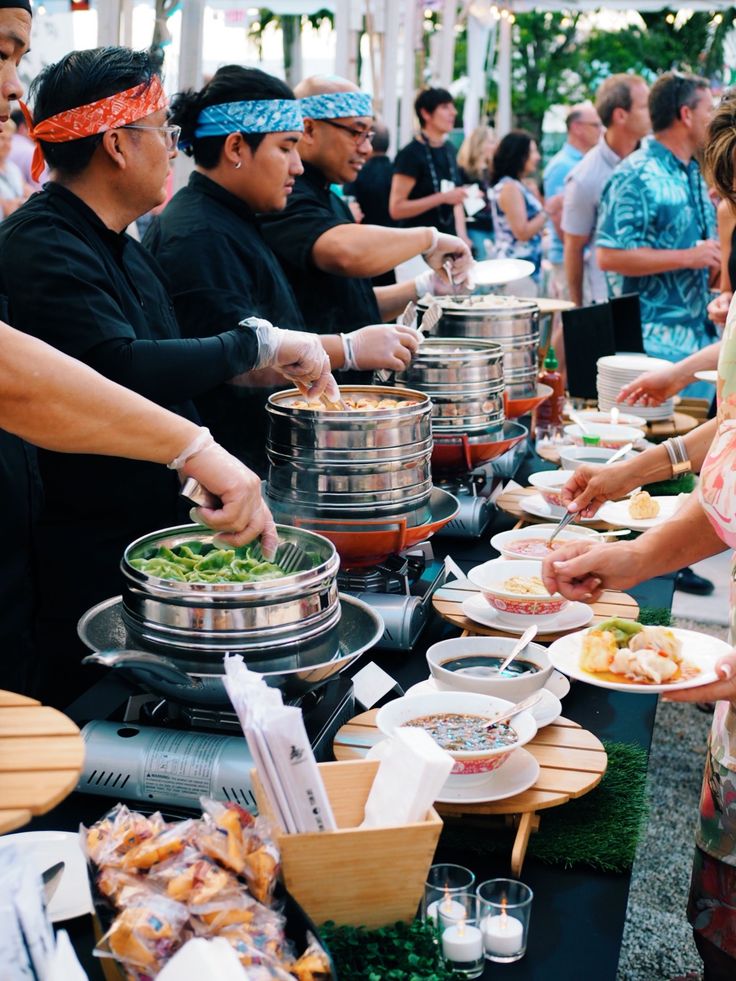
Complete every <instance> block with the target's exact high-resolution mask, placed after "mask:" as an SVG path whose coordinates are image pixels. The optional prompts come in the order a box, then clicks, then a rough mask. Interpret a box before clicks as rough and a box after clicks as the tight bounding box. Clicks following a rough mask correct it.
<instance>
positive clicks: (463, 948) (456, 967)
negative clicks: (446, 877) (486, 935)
mask: <svg viewBox="0 0 736 981" xmlns="http://www.w3.org/2000/svg"><path fill="white" fill-rule="evenodd" d="M452 902H453V903H454V906H455V908H462V910H463V914H464V915H463V916H460V917H459V918H458V919H456V920H455V921H454V922H453V923H449V925H444V924H443V922H442V913H441V912H440V920H439V922H438V924H437V931H438V937H439V943H440V951H441V953H442V957H443V959H444V961H445V963H446V964H447V966H448V968H450V969H451V970H452V971H453V972H454V973H455V974H459V975H460V976H462V977H464V978H479V977H480V976H481V974H482V973H483V969H484V967H485V952H484V948H483V933H482V932H481V929H480V927H479V925H478V899H477V896H476V895H475V894H474V893H472V892H456V893H454V894H453V897H452Z"/></svg>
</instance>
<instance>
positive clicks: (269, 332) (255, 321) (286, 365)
mask: <svg viewBox="0 0 736 981" xmlns="http://www.w3.org/2000/svg"><path fill="white" fill-rule="evenodd" d="M242 326H245V327H249V328H251V329H254V330H255V332H256V336H257V337H258V362H257V364H256V365H255V367H256V368H275V369H276V370H277V371H279V372H280V373H281V374H282V375H283V376H284V378H288V380H289V381H290V382H293V384H295V385H296V386H297V387H298V388H299V389H300V390H301V391H302V392H304V394H305V395H307V396H308V397H309V398H312V399H315V398H319V397H320V395H322V394H323V393H324V394H325V395H327V397H328V398H329V399H331V400H333V401H336V400H337V399H339V397H340V394H339V391H338V388H337V382H336V381H335V379H334V378H333V377H332V374H331V372H330V359H329V357H328V356H327V352H326V351H325V349H324V348H323V347H322V342H321V341H320V339H319V336H318V335H317V334H310V333H308V332H307V331H302V330H281V329H280V328H279V327H274V326H273V324H271V323H269V322H268V321H267V320H261V319H260V318H258V317H250V318H249V319H248V320H244V321H242Z"/></svg>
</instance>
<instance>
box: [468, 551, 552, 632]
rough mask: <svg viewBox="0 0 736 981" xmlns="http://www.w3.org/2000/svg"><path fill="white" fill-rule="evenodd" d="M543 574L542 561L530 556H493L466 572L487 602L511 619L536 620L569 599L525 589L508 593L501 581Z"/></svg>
mask: <svg viewBox="0 0 736 981" xmlns="http://www.w3.org/2000/svg"><path fill="white" fill-rule="evenodd" d="M541 575H542V563H541V562H537V561H534V560H533V559H493V560H492V561H491V562H484V563H483V565H477V566H475V568H473V569H471V570H470V572H469V573H468V579H469V580H470V581H471V582H472V583H473V585H474V586H477V587H478V588H479V589H480V591H481V593H482V594H483V596H484V597H485V599H486V600H487V602H488V603H489V604H490V606H492V607H493V609H494V610H498V611H499V613H503V615H504V616H505V617H513V619H514V622H515V623H518V624H522V623H525V622H528V623H535V622H536V621H538V620H540V619H542V617H551V616H555V615H556V614H558V613H559V612H560V611H561V610H564V609H565V607H566V606H567V604H568V601H567V600H566V599H565V597H564V596H561V595H560V594H559V593H555V594H554V595H553V596H550V595H546V596H532V595H530V594H528V593H511V592H509V591H508V590H507V589H504V585H503V584H504V582H505V581H506V580H507V579H510V578H511V577H512V576H520V577H521V578H523V579H529V578H531V577H532V576H538V577H540V578H541Z"/></svg>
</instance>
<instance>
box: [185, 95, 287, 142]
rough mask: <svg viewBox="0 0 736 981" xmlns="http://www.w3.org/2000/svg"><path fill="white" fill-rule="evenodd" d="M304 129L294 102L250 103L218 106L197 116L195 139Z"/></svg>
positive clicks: (268, 101)
mask: <svg viewBox="0 0 736 981" xmlns="http://www.w3.org/2000/svg"><path fill="white" fill-rule="evenodd" d="M303 129H304V123H303V122H302V112H301V108H300V106H299V100H298V99H252V100H250V101H247V102H221V103H220V104H219V105H216V106H207V108H206V109H203V110H202V112H200V114H199V119H198V120H197V128H196V130H195V131H194V136H195V139H198V140H201V139H202V138H203V137H205V136H227V135H228V133H286V132H291V131H292V130H293V131H297V132H299V133H301V132H302V131H303Z"/></svg>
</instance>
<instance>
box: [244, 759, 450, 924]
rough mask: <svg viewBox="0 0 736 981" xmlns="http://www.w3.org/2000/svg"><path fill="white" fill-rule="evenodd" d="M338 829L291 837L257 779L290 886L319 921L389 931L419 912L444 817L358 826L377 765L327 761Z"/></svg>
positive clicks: (324, 773)
mask: <svg viewBox="0 0 736 981" xmlns="http://www.w3.org/2000/svg"><path fill="white" fill-rule="evenodd" d="M318 765H319V768H320V771H321V772H322V778H323V780H324V783H325V789H326V791H327V796H328V797H329V799H330V803H331V805H332V810H333V812H334V815H335V821H336V823H337V828H338V830H337V831H332V832H321V833H320V832H314V833H309V834H286V833H285V832H284V831H283V830H281V829H280V828H279V826H278V824H277V822H276V820H275V818H274V816H273V813H272V811H271V809H270V807H269V803H268V800H267V798H266V796H265V794H264V792H263V787H262V785H261V782H260V780H259V779H258V774H257V773H255V771H253V774H252V779H253V788H254V791H255V796H256V800H257V802H258V809H259V813H260V814H261V815H262V816H263V817H265V818H267V819H269V820H270V821H271V822H272V824H273V829H274V836H275V838H276V841H277V844H278V846H279V849H280V850H281V863H282V869H283V878H284V883H285V885H286V888H287V889H288V890H289V892H290V893H291V895H292V896H293V897H294V899H296V901H297V902H298V903H299V904H300V905H301V906H302V907H303V908H304V910H305V911H306V913H307V915H308V916H310V917H311V918H312V919H313V920H314V922H315V923H316V924H318V925H319V924H320V923H324V922H325V921H326V920H333V921H334V922H335V923H337V924H340V925H345V924H347V925H352V926H365V927H368V928H370V929H375V928H376V927H382V926H388V925H389V924H391V923H395V922H396V921H397V920H403V921H405V922H410V921H411V920H413V919H414V916H415V915H416V912H417V908H418V906H419V903H420V901H421V898H422V894H423V891H424V883H425V881H426V879H427V873H428V871H429V867H430V866H431V864H432V859H433V858H434V853H435V850H436V848H437V842H438V840H439V836H440V832H441V830H442V820H441V819H440V817H439V815H438V814H437V812H436V811H435V810H434V808H431V809H430V810H429V812H428V813H427V817H426V818H425V820H424V821H421V822H418V823H416V824H407V825H403V826H401V827H386V828H359V827H358V825H359V824H360V823H361V822H362V820H363V815H364V811H365V803H366V801H367V799H368V794H369V792H370V789H371V786H372V784H373V779H374V777H375V775H376V771H377V770H378V765H379V764H378V762H377V761H374V760H354V761H349V762H341V763H320V764H318Z"/></svg>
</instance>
